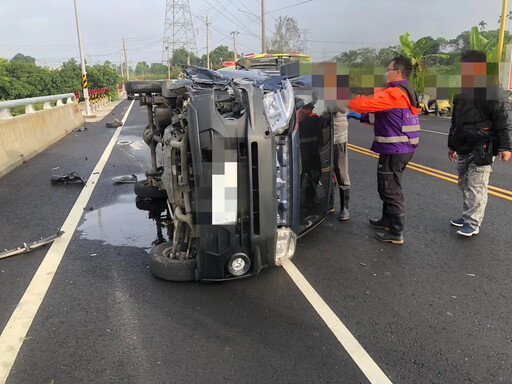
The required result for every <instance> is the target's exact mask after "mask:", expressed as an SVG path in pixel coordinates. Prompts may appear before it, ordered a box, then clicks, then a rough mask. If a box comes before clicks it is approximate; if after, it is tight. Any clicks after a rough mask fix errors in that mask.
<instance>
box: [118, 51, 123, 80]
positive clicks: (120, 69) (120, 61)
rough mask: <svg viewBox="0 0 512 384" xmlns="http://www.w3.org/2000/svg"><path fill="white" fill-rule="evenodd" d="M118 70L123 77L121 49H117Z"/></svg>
mask: <svg viewBox="0 0 512 384" xmlns="http://www.w3.org/2000/svg"><path fill="white" fill-rule="evenodd" d="M119 72H121V73H120V74H119V75H120V76H121V77H123V50H122V49H120V50H119Z"/></svg>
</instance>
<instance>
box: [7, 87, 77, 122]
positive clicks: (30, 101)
mask: <svg viewBox="0 0 512 384" xmlns="http://www.w3.org/2000/svg"><path fill="white" fill-rule="evenodd" d="M63 99H66V104H70V103H75V102H76V97H75V94H74V93H64V94H61V95H52V96H41V97H30V98H27V99H18V100H9V101H0V120H7V119H12V118H13V116H12V115H11V108H14V107H22V106H25V113H26V114H29V113H36V110H35V109H34V105H35V104H37V103H43V110H44V109H51V108H52V107H51V106H50V102H52V101H55V100H57V105H56V107H60V106H62V105H64V103H63V102H62V100H63Z"/></svg>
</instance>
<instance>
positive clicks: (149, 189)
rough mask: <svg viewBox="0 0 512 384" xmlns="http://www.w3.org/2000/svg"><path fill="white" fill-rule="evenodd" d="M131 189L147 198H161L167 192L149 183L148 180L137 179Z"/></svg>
mask: <svg viewBox="0 0 512 384" xmlns="http://www.w3.org/2000/svg"><path fill="white" fill-rule="evenodd" d="M133 191H134V192H135V194H136V195H137V196H140V197H144V198H147V199H161V198H163V197H167V192H166V191H165V190H164V189H159V188H157V187H153V186H152V185H149V183H148V180H147V179H146V180H141V181H137V182H136V183H135V184H134V185H133Z"/></svg>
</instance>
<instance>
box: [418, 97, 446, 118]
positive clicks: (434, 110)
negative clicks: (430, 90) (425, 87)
mask: <svg viewBox="0 0 512 384" xmlns="http://www.w3.org/2000/svg"><path fill="white" fill-rule="evenodd" d="M419 106H420V108H421V112H422V113H423V114H424V115H429V114H435V115H436V116H441V117H444V116H448V115H449V114H450V111H451V105H450V101H449V100H444V99H442V100H432V99H430V96H428V95H423V96H422V98H421V101H420V105H419Z"/></svg>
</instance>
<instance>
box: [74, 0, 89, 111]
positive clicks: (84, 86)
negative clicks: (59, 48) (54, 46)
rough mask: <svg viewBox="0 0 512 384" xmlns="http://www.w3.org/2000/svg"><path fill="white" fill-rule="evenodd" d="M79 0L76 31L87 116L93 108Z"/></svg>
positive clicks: (76, 13)
mask: <svg viewBox="0 0 512 384" xmlns="http://www.w3.org/2000/svg"><path fill="white" fill-rule="evenodd" d="M77 2H78V0H75V16H76V31H77V33H78V47H79V49H80V61H81V63H82V91H83V94H84V101H85V116H91V108H90V106H89V90H88V88H87V86H88V84H87V72H86V70H85V59H84V49H83V47H82V32H81V31H80V16H79V15H78V4H77Z"/></svg>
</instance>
